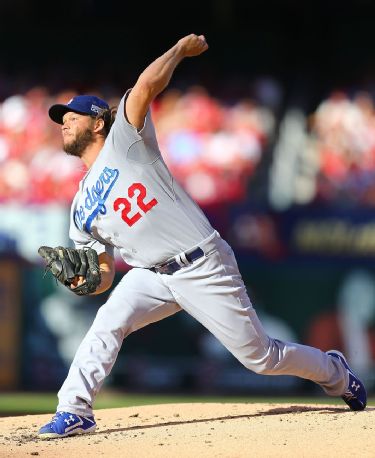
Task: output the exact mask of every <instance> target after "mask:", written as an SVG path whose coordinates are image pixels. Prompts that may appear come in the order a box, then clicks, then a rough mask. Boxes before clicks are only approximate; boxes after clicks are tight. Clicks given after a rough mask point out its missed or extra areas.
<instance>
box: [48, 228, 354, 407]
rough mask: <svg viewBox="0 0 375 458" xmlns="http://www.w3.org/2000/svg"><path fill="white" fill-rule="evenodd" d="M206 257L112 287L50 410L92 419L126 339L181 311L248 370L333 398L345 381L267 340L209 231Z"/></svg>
mask: <svg viewBox="0 0 375 458" xmlns="http://www.w3.org/2000/svg"><path fill="white" fill-rule="evenodd" d="M199 246H200V247H201V248H202V249H203V251H204V252H205V256H204V257H203V258H200V259H198V260H196V261H195V262H194V263H193V264H191V265H190V266H188V267H185V268H182V269H181V270H179V271H177V272H176V273H174V274H173V275H165V274H159V273H154V272H152V271H150V270H148V269H141V268H133V269H132V270H130V271H129V272H128V273H127V274H126V275H124V277H123V278H122V280H121V281H120V282H119V284H118V285H117V286H116V288H114V290H113V292H112V294H111V295H110V297H109V298H108V300H107V302H106V303H105V304H104V305H103V306H102V307H100V309H99V311H98V313H97V315H96V318H95V320H94V322H93V324H92V326H91V328H90V330H89V331H88V332H87V334H86V336H85V337H84V339H83V341H82V343H81V344H80V346H79V348H78V350H77V352H76V355H75V357H74V360H73V362H72V364H71V367H70V370H69V373H68V376H67V378H66V380H65V382H64V383H63V385H62V387H61V389H60V391H59V393H58V398H59V404H58V407H57V410H60V411H67V412H71V413H76V414H79V415H92V408H93V404H94V400H95V396H96V394H97V393H98V391H99V390H100V388H101V386H102V384H103V382H104V379H105V377H106V376H107V375H108V374H109V373H110V371H111V369H112V366H113V365H114V363H115V361H116V358H117V354H118V352H119V350H120V348H121V345H122V342H123V340H124V338H125V337H126V336H128V335H129V334H130V333H132V332H134V331H136V330H137V329H140V328H142V327H143V326H146V325H147V324H149V323H153V322H156V321H159V320H161V319H163V318H166V317H168V316H170V315H172V314H174V313H176V312H178V311H180V310H181V309H183V310H185V311H186V312H187V313H189V314H190V315H191V316H193V317H194V318H196V319H197V320H198V321H199V322H200V323H201V324H202V325H203V326H205V327H206V328H207V329H208V330H209V331H210V332H211V333H212V334H214V335H215V336H216V337H217V338H218V339H219V340H220V342H221V343H222V344H223V345H224V346H225V347H226V348H227V349H228V350H229V351H230V352H231V353H232V354H233V355H234V356H235V357H236V358H237V359H238V360H239V361H240V362H241V363H242V364H243V365H244V366H245V367H247V368H248V369H250V370H252V371H254V372H256V373H258V374H268V375H294V376H297V377H302V378H304V379H308V380H312V381H314V382H316V383H318V384H319V385H321V387H322V388H323V390H324V391H325V392H326V393H327V394H329V395H332V396H339V395H341V394H343V393H344V392H345V391H346V388H347V384H348V375H347V373H346V370H345V369H344V367H343V366H342V365H341V364H340V363H339V362H338V360H337V359H336V358H331V357H330V356H327V355H326V354H325V353H324V352H322V351H320V350H318V349H316V348H312V347H308V346H305V345H300V344H296V343H290V342H282V341H280V340H277V339H273V338H272V337H270V336H268V335H267V334H266V333H265V331H264V329H263V327H262V325H261V323H260V321H259V320H258V317H257V315H256V312H255V310H254V309H253V307H252V305H251V302H250V299H249V297H248V295H247V292H246V288H245V285H244V283H243V281H242V278H241V274H240V273H239V270H238V266H237V262H236V259H235V257H234V254H233V251H232V249H231V247H230V246H229V245H228V244H227V243H226V242H225V241H224V240H223V239H222V238H221V237H220V235H219V234H218V233H217V232H215V233H214V234H213V235H212V236H210V237H209V238H208V239H206V240H204V241H203V242H202V243H201V244H199Z"/></svg>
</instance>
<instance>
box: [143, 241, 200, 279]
mask: <svg viewBox="0 0 375 458" xmlns="http://www.w3.org/2000/svg"><path fill="white" fill-rule="evenodd" d="M202 256H204V251H203V250H202V248H199V247H198V248H194V250H192V251H185V253H183V254H182V255H179V256H178V258H179V260H180V263H178V262H177V261H176V260H175V259H173V260H172V261H169V262H166V263H164V264H159V265H157V266H155V267H151V268H150V270H152V271H153V272H157V273H159V274H165V275H173V274H174V273H175V272H177V271H178V270H180V269H182V268H183V267H186V266H188V265H190V264H191V263H192V262H194V261H196V260H197V259H199V258H201V257H202ZM185 259H186V261H185Z"/></svg>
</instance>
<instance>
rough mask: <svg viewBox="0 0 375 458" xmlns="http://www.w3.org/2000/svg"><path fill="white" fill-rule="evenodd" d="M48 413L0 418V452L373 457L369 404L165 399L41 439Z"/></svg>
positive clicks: (103, 414) (374, 432)
mask: <svg viewBox="0 0 375 458" xmlns="http://www.w3.org/2000/svg"><path fill="white" fill-rule="evenodd" d="M50 418H51V415H28V416H24V417H7V418H1V419H0V457H1V458H2V457H29V458H30V456H39V457H40V458H58V457H63V458H67V457H76V456H80V457H84V456H91V457H93V458H94V457H100V456H103V457H106V458H107V457H108V458H117V457H121V458H122V457H127V458H131V457H137V458H142V457H145V458H148V457H152V458H156V457H163V458H164V457H170V458H182V457H193V458H197V457H199V458H202V457H209V458H213V457H230V458H240V457H241V458H242V457H254V456H255V457H257V458H258V457H278V458H280V457H288V458H290V457H291V456H295V457H314V458H315V457H317V456H319V457H329V458H332V457H336V456H337V457H361V458H364V457H374V456H375V408H371V407H370V408H368V409H367V410H366V411H364V412H351V411H350V410H348V409H347V408H346V407H344V406H343V407H338V406H330V405H316V404H315V405H291V406H287V405H285V404H281V405H280V404H210V403H205V404H163V405H153V406H142V407H128V408H121V409H105V410H104V409H103V410H97V411H96V420H97V423H98V428H97V430H96V431H95V433H93V434H90V435H84V436H74V437H68V438H65V439H51V440H48V441H46V440H44V441H42V440H39V439H37V438H36V432H37V430H38V428H39V427H40V426H41V425H43V424H44V423H46V422H47V421H48V420H49V419H50Z"/></svg>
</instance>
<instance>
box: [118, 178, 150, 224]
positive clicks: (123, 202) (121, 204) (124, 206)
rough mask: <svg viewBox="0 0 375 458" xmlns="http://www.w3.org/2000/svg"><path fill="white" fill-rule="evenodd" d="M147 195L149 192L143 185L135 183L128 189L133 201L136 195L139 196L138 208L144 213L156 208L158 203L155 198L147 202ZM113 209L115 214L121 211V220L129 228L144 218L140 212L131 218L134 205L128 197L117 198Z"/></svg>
mask: <svg viewBox="0 0 375 458" xmlns="http://www.w3.org/2000/svg"><path fill="white" fill-rule="evenodd" d="M146 194H147V190H146V188H145V187H144V185H143V184H142V183H133V184H132V185H131V186H129V188H128V197H129V198H130V199H132V198H133V197H134V196H135V195H137V205H138V208H139V209H140V210H142V211H143V212H144V213H147V212H148V211H150V210H151V208H152V207H155V205H156V204H157V203H158V201H157V200H156V199H155V198H154V199H151V200H150V201H148V202H146ZM113 209H114V210H115V212H117V211H119V210H121V218H122V219H123V221H125V223H126V224H127V225H128V226H129V227H131V226H133V224H135V223H136V222H137V221H139V220H140V219H141V218H142V216H143V215H142V213H140V212H139V211H137V212H136V213H135V214H134V215H133V216H129V213H130V212H131V211H132V203H131V202H130V200H129V199H127V198H126V197H119V198H117V199H116V200H115V201H114V202H113Z"/></svg>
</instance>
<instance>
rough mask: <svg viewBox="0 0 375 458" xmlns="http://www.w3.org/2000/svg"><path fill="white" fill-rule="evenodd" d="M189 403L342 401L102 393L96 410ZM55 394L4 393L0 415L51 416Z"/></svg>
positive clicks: (335, 401) (332, 400) (329, 401)
mask: <svg viewBox="0 0 375 458" xmlns="http://www.w3.org/2000/svg"><path fill="white" fill-rule="evenodd" d="M186 402H220V403H257V402H266V403H284V404H338V405H342V404H343V401H341V399H340V398H329V397H327V396H325V397H318V396H316V397H314V396H313V397H271V396H262V397H254V396H253V397H250V396H241V397H232V396H188V395H186V396H184V395H151V394H144V395H142V394H126V393H116V392H109V391H108V392H106V391H104V392H102V393H100V394H99V396H98V397H97V400H96V403H95V406H94V407H95V409H104V408H114V407H130V406H139V405H150V404H168V403H186ZM56 404H57V397H56V394H55V393H2V394H0V415H2V416H10V415H20V414H37V413H52V412H55V410H56ZM368 405H373V406H374V405H375V397H372V398H369V402H368Z"/></svg>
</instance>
